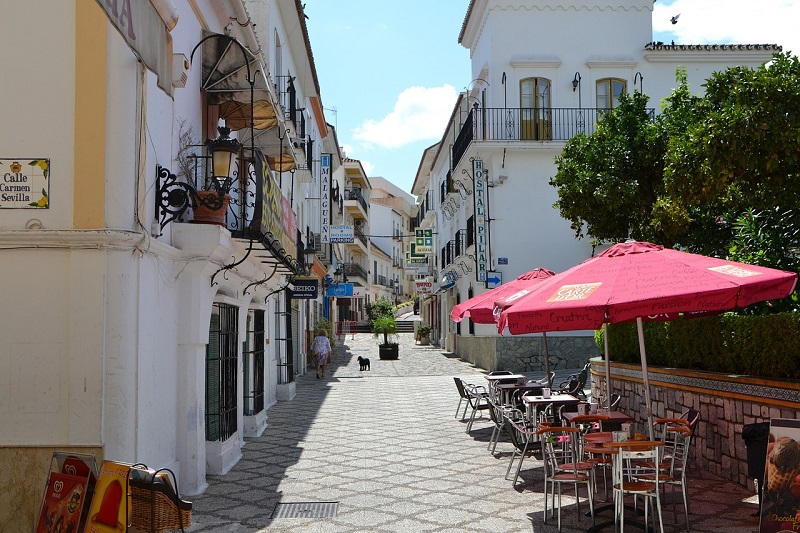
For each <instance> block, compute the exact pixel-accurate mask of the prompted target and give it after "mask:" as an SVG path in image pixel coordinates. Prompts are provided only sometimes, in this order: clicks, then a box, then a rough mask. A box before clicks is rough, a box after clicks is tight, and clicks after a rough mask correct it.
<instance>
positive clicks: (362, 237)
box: [353, 226, 367, 247]
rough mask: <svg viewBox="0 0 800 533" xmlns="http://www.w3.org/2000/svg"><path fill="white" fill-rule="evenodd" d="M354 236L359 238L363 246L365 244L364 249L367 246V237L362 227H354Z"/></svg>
mask: <svg viewBox="0 0 800 533" xmlns="http://www.w3.org/2000/svg"><path fill="white" fill-rule="evenodd" d="M353 234H354V235H355V236H356V237H358V240H359V241H361V244H363V245H364V247H366V246H367V236H366V235H364V230H362V229H361V226H354V227H353Z"/></svg>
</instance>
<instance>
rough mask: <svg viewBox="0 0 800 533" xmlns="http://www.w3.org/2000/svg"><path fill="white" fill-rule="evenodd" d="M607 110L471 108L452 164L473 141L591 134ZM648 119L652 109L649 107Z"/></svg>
mask: <svg viewBox="0 0 800 533" xmlns="http://www.w3.org/2000/svg"><path fill="white" fill-rule="evenodd" d="M606 113H608V109H599V108H573V107H563V108H549V109H519V108H507V107H506V108H493V107H484V108H477V109H472V110H470V112H469V115H468V116H467V119H466V120H465V121H464V125H463V126H462V127H461V131H459V133H458V136H457V137H456V141H455V143H453V168H455V166H456V165H457V164H458V162H459V161H460V160H461V157H463V155H464V153H465V152H466V151H467V148H468V147H469V144H470V143H471V142H472V141H568V140H569V139H571V138H573V137H574V136H576V135H577V134H578V133H584V134H586V135H591V134H592V133H594V132H595V130H596V129H597V123H598V122H599V121H600V119H602V118H603V115H604V114H606ZM648 113H649V115H650V118H651V119H654V118H655V109H648Z"/></svg>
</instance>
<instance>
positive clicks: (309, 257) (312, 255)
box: [303, 244, 317, 272]
mask: <svg viewBox="0 0 800 533" xmlns="http://www.w3.org/2000/svg"><path fill="white" fill-rule="evenodd" d="M303 255H305V256H306V270H307V271H309V272H311V269H312V268H314V262H315V261H316V260H317V251H316V250H315V249H314V247H313V246H311V244H307V245H305V246H304V248H303Z"/></svg>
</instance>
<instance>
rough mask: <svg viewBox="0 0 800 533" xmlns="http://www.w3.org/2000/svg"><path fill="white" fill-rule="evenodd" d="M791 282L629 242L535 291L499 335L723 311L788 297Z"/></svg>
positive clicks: (509, 312)
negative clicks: (506, 331)
mask: <svg viewBox="0 0 800 533" xmlns="http://www.w3.org/2000/svg"><path fill="white" fill-rule="evenodd" d="M796 282H797V274H796V273H794V272H784V271H782V270H775V269H771V268H766V267H760V266H755V265H748V264H744V263H736V262H733V261H727V260H724V259H718V258H715V257H707V256H703V255H697V254H690V253H687V252H681V251H678V250H672V249H669V248H664V247H663V246H658V245H655V244H650V243H648V242H626V243H620V244H616V245H614V246H612V247H611V248H609V249H608V250H606V251H605V252H603V253H601V254H600V255H598V256H597V257H593V258H591V259H587V260H586V261H584V262H582V263H580V264H579V265H577V266H574V267H572V268H570V269H569V270H566V271H564V272H562V273H560V274H557V275H555V276H552V277H550V278H549V279H547V280H545V281H544V282H542V283H540V284H538V286H537V287H536V288H535V289H534V290H533V291H532V292H531V294H528V295H527V296H525V297H523V298H521V299H519V300H517V301H516V302H514V305H512V306H510V307H508V308H507V309H505V310H504V311H503V312H502V313H501V314H500V318H499V320H498V330H499V331H503V330H504V329H505V327H508V329H509V331H510V332H511V333H512V334H515V335H516V334H522V333H537V332H542V331H569V330H581V329H598V328H600V326H602V325H603V324H605V323H616V322H628V321H632V320H635V319H637V318H643V319H645V320H659V319H664V320H669V319H670V318H677V316H678V313H708V312H714V311H726V310H730V309H735V308H739V307H746V306H748V305H750V304H753V303H756V302H761V301H765V300H773V299H780V298H785V297H786V296H788V295H789V294H791V292H792V291H793V290H794V286H795V283H796ZM500 303H501V302H498V304H500Z"/></svg>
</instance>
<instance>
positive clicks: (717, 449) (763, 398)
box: [592, 359, 800, 486]
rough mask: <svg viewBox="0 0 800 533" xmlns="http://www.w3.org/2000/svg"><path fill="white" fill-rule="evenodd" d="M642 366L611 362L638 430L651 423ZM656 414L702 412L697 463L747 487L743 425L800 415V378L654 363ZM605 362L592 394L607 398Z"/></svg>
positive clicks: (596, 369)
mask: <svg viewBox="0 0 800 533" xmlns="http://www.w3.org/2000/svg"><path fill="white" fill-rule="evenodd" d="M641 376H642V372H641V368H640V367H636V366H631V365H623V364H619V363H614V362H612V363H611V391H612V393H613V392H616V393H618V394H620V395H621V396H622V400H621V402H620V407H619V410H620V411H624V412H626V413H629V414H631V415H632V416H634V417H635V418H636V426H637V427H636V430H637V431H639V432H644V433H646V431H645V428H646V424H645V420H646V416H645V408H644V395H643V389H642V383H641ZM648 377H649V379H650V396H651V401H652V407H653V417H654V418H659V417H671V416H680V415H681V414H682V413H684V412H685V411H687V410H688V409H695V410H697V411H699V412H700V423H699V425H698V428H697V433H696V435H695V438H694V442H693V443H692V447H693V449H692V451H691V453H690V462H691V464H694V465H696V466H697V467H698V468H699V469H701V470H704V471H707V472H711V473H713V474H716V475H718V476H720V477H723V478H725V479H729V480H731V481H733V482H736V483H739V484H741V485H743V486H752V484H751V482H749V481H748V478H747V473H748V472H747V447H746V446H745V442H744V439H743V438H742V426H743V425H744V424H751V423H753V422H769V420H770V418H790V419H797V418H798V415H800V383H798V382H786V381H771V380H765V379H755V378H749V377H746V376H729V375H726V374H718V373H714V372H691V371H686V370H677V369H667V368H653V367H650V368H649V373H648ZM605 382H606V379H605V366H604V364H603V361H602V360H601V359H595V360H593V364H592V397H593V398H597V399H598V400H599V401H600V402H601V403H603V402H604V399H605V396H606V394H605Z"/></svg>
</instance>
